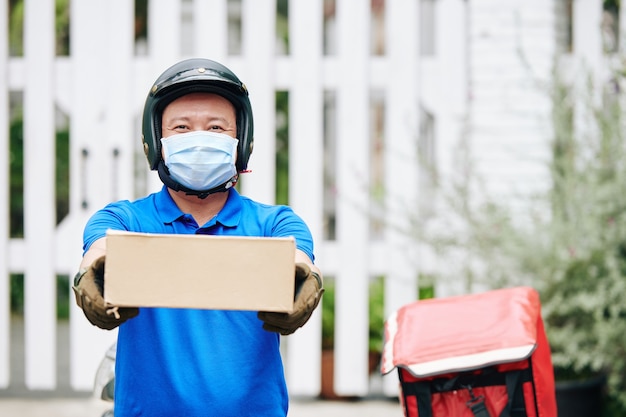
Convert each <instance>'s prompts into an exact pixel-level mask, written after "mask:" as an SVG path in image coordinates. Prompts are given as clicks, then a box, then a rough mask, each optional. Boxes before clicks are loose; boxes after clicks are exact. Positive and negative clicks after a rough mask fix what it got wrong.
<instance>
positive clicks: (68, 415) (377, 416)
mask: <svg viewBox="0 0 626 417" xmlns="http://www.w3.org/2000/svg"><path fill="white" fill-rule="evenodd" d="M109 408H110V405H109V404H107V403H106V402H104V401H101V400H99V399H96V398H69V399H63V398H35V399H25V398H19V399H18V398H0V416H2V417H89V416H93V417H100V416H101V415H102V413H104V412H105V411H106V410H108V409H109ZM402 415H403V414H402V410H401V408H400V405H399V404H398V403H397V402H396V401H393V400H385V399H381V400H357V401H321V400H294V401H292V402H291V407H290V411H289V417H320V416H323V417H351V416H355V417H356V416H359V417H387V416H389V417H394V416H397V417H402Z"/></svg>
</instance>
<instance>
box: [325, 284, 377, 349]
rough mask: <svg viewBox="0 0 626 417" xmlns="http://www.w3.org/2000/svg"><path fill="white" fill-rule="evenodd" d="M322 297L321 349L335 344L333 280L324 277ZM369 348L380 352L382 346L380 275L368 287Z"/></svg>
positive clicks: (330, 347)
mask: <svg viewBox="0 0 626 417" xmlns="http://www.w3.org/2000/svg"><path fill="white" fill-rule="evenodd" d="M324 289H325V291H324V296H323V297H322V349H332V348H333V347H334V344H335V280H334V279H333V278H325V279H324ZM368 308H369V330H368V334H369V343H368V346H369V350H370V351H372V352H380V351H381V350H382V347H383V326H384V322H385V310H384V308H385V278H384V277H382V276H380V277H377V278H376V279H374V280H373V281H371V283H370V287H369V300H368Z"/></svg>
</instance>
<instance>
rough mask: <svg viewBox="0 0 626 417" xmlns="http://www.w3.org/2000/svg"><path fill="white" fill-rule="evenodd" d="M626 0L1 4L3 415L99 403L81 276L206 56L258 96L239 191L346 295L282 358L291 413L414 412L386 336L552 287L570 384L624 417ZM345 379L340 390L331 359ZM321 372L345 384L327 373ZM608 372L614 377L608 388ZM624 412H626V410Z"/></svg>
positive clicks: (552, 317)
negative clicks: (295, 230)
mask: <svg viewBox="0 0 626 417" xmlns="http://www.w3.org/2000/svg"><path fill="white" fill-rule="evenodd" d="M620 10H621V9H620V1H619V0H604V1H603V0H527V1H518V0H499V1H495V0H419V1H418V0H414V1H406V0H371V1H369V2H367V1H363V0H307V1H306V2H303V1H295V0H254V1H253V0H210V1H208V0H206V1H199V0H159V1H158V2H157V1H149V0H136V1H135V2H131V1H127V0H55V1H49V0H48V1H45V0H8V1H5V2H3V4H2V6H0V22H2V24H1V25H0V28H1V30H0V79H1V80H2V82H0V143H2V144H3V145H4V150H5V151H4V152H2V153H1V155H0V167H2V169H1V170H0V196H1V198H0V201H3V202H5V204H3V205H2V206H0V214H1V216H0V218H1V219H2V220H1V221H0V232H1V233H0V236H2V237H1V238H0V268H1V273H0V397H3V396H6V397H10V396H19V395H30V394H33V393H35V394H39V395H41V394H42V393H45V395H53V396H54V395H61V394H63V395H81V394H84V393H88V392H89V391H90V390H91V389H92V388H93V381H94V377H95V373H96V369H97V366H98V364H99V362H100V360H101V359H102V358H103V357H104V353H105V352H106V350H107V348H108V347H109V345H110V344H111V343H113V342H114V341H115V332H103V331H99V330H98V329H95V328H92V327H91V326H90V325H89V324H88V322H87V321H86V320H84V318H83V317H82V313H81V312H80V311H79V310H78V309H77V308H76V307H75V306H74V302H73V299H72V298H71V297H70V295H71V293H70V288H69V279H70V277H72V276H73V274H74V273H75V270H76V268H77V267H78V264H79V262H80V257H81V255H82V248H81V245H82V243H81V242H82V227H83V226H84V224H85V222H86V220H87V219H88V217H89V216H90V215H91V214H92V213H93V212H94V211H95V210H97V209H99V208H100V207H102V206H104V205H105V204H106V203H107V202H109V201H113V200H118V199H134V198H138V197H141V196H143V195H145V194H147V193H149V192H152V191H155V190H157V189H159V187H160V186H161V185H160V182H159V180H158V176H157V175H156V173H153V172H150V171H149V170H148V169H147V168H148V167H147V164H146V161H145V157H144V155H143V151H142V149H141V146H140V144H141V141H140V136H141V132H140V116H141V111H142V106H143V101H144V100H145V97H146V95H147V93H148V91H149V89H150V87H151V82H152V81H153V80H155V79H156V77H157V76H158V75H159V74H160V73H161V72H162V71H163V70H164V69H165V68H167V67H168V66H170V65H171V64H173V63H174V62H176V61H178V60H180V59H182V58H187V57H192V56H202V57H206V58H210V59H214V60H217V61H219V62H222V63H224V64H225V65H227V66H228V67H230V68H231V69H232V70H233V71H234V72H235V73H236V74H237V75H238V76H239V77H240V78H241V79H242V80H243V81H244V82H245V83H246V85H247V86H248V89H249V90H250V94H251V101H252V105H253V109H254V114H255V128H256V129H255V138H256V143H255V150H254V153H253V155H252V158H251V160H250V168H251V170H252V172H251V173H249V174H245V175H244V176H243V179H242V181H241V183H240V184H239V187H240V189H241V191H242V192H243V193H244V194H246V195H248V196H250V197H252V198H254V199H257V200H260V201H264V202H268V203H278V204H289V205H291V206H292V207H293V208H294V209H295V210H296V212H298V213H299V214H300V215H301V216H302V217H303V218H304V219H305V220H306V221H307V223H308V224H309V226H310V227H311V230H312V232H313V235H314V238H315V241H316V256H317V259H316V263H317V264H318V265H319V266H320V268H321V270H322V271H323V272H324V274H325V277H326V283H327V287H328V290H327V293H326V294H325V296H324V300H323V303H322V308H320V309H318V311H317V312H316V314H315V315H314V317H313V319H312V321H311V322H310V324H308V325H307V326H306V327H305V328H304V329H302V330H301V331H299V332H298V333H297V334H296V335H294V336H291V337H289V338H286V339H285V340H284V343H283V351H284V352H283V353H284V357H285V368H286V374H287V380H288V383H289V388H290V392H291V393H292V394H293V395H294V396H301V397H306V398H308V397H312V398H317V397H318V396H320V395H321V396H322V397H323V398H337V397H339V398H362V397H371V396H382V397H394V396H396V395H397V377H396V375H395V374H392V375H388V376H385V377H381V376H380V375H379V373H378V371H377V364H378V361H379V360H380V351H381V348H382V343H383V341H382V328H383V321H384V319H385V317H387V316H388V315H389V314H390V313H391V312H393V311H395V310H396V309H397V308H399V307H400V306H402V305H404V304H406V303H409V302H413V301H415V300H418V299H420V298H429V297H444V296H448V295H454V294H463V293H471V292H478V291H484V290H487V289H491V288H500V287H506V286H513V285H530V286H533V287H535V288H537V289H538V290H539V291H540V294H541V297H542V304H543V314H544V319H545V321H546V325H547V331H548V338H549V339H550V342H551V345H552V349H553V352H554V356H553V360H554V363H555V369H556V371H557V376H558V377H559V378H563V379H567V380H571V379H572V378H575V377H576V378H578V377H579V376H582V377H583V378H592V380H594V381H595V380H598V381H599V385H598V386H597V387H596V388H595V391H594V392H595V394H594V395H596V396H598V395H600V394H598V392H599V393H601V396H602V399H603V401H604V403H605V408H606V409H607V410H613V411H612V412H613V413H614V414H613V415H622V414H620V412H622V411H624V410H626V379H625V375H626V350H625V349H624V346H626V340H624V338H626V328H624V327H626V307H625V306H624V302H623V296H624V294H626V280H625V279H624V277H625V276H626V263H625V259H626V245H624V237H625V236H626V234H625V233H626V221H625V219H624V215H623V214H624V210H625V209H626V198H625V197H624V194H625V193H624V189H625V188H624V186H626V175H625V174H626V172H625V167H624V161H625V160H626V159H625V158H624V152H625V149H624V145H625V143H624V138H623V132H624V120H623V116H622V113H623V112H622V110H621V109H622V107H623V104H624V97H623V96H624V94H623V86H624V74H626V67H625V61H624V51H625V49H626V46H625V45H626V44H625V43H624V33H625V31H626V13H620ZM327 363H329V364H331V365H333V367H334V370H333V371H332V374H331V375H333V376H327V374H326V373H325V370H326V369H327V367H326V364H327ZM323 370H324V371H323ZM594 378H595V379H594ZM620 410H621V411H620Z"/></svg>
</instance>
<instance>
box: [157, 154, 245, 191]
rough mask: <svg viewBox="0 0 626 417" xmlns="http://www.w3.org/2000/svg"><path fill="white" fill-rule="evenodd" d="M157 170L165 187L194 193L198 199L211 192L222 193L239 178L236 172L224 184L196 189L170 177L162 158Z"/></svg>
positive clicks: (231, 186)
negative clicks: (201, 189) (205, 188)
mask: <svg viewBox="0 0 626 417" xmlns="http://www.w3.org/2000/svg"><path fill="white" fill-rule="evenodd" d="M157 171H158V173H159V178H160V179H161V182H163V184H165V186H166V187H167V188H171V189H172V190H174V191H184V192H185V194H187V195H195V196H197V197H198V198H200V199H205V198H207V197H208V196H209V195H211V194H215V193H222V192H224V191H228V190H229V189H231V188H233V187H234V186H235V185H236V184H237V180H238V179H239V175H238V174H237V175H235V176H234V177H232V178H231V179H229V180H228V181H226V182H225V183H224V184H221V185H218V186H217V187H214V188H211V189H210V190H203V191H197V190H191V189H189V188H187V187H185V186H184V185H181V184H179V183H178V182H176V180H174V178H172V177H171V175H170V172H169V170H168V169H167V167H166V166H165V162H163V160H160V161H159V165H158V166H157Z"/></svg>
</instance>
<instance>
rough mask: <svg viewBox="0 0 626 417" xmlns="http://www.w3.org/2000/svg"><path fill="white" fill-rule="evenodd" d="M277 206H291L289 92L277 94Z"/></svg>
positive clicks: (278, 92)
mask: <svg viewBox="0 0 626 417" xmlns="http://www.w3.org/2000/svg"><path fill="white" fill-rule="evenodd" d="M276 204H289V92H288V91H277V92H276Z"/></svg>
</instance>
